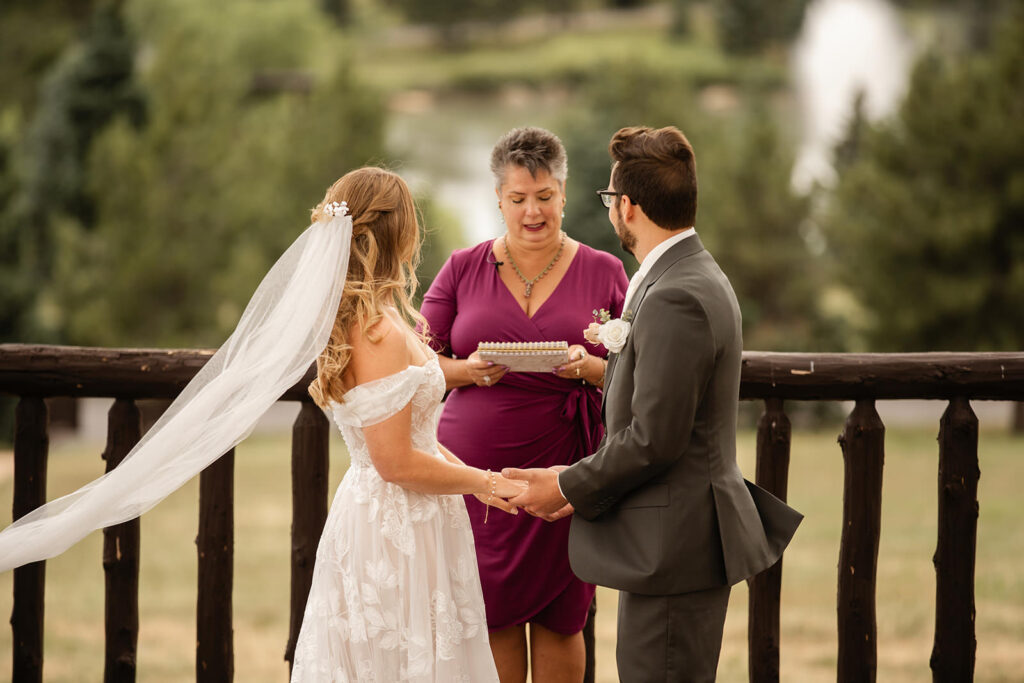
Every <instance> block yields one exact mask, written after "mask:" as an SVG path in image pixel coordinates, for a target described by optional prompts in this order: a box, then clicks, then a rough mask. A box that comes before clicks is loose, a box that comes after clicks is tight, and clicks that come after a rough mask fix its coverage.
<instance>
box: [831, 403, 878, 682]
mask: <svg viewBox="0 0 1024 683" xmlns="http://www.w3.org/2000/svg"><path fill="white" fill-rule="evenodd" d="M839 443H840V445H841V446H842V449H843V462H844V463H845V466H844V476H843V532H842V538H841V540H840V547H839V597H838V606H837V612H838V618H839V661H838V669H839V671H838V681H839V683H873V681H874V680H875V674H876V670H877V668H878V644H877V639H878V626H877V622H876V619H875V585H876V575H877V570H878V538H879V535H880V533H881V528H882V466H883V463H884V461H885V455H884V452H885V425H883V424H882V420H881V418H879V416H878V412H877V411H876V410H875V402H874V400H872V399H861V400H859V401H857V403H856V405H855V406H854V408H853V412H852V413H850V416H849V417H848V418H847V419H846V426H845V428H844V429H843V433H842V434H841V435H840V437H839Z"/></svg>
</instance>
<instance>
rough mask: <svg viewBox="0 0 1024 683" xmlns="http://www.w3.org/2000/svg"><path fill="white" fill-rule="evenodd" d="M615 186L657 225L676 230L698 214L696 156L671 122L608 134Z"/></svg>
mask: <svg viewBox="0 0 1024 683" xmlns="http://www.w3.org/2000/svg"><path fill="white" fill-rule="evenodd" d="M608 153H609V154H610V155H611V157H612V159H614V160H615V162H616V164H615V168H614V170H613V171H612V184H613V185H614V187H615V191H616V192H621V193H622V194H624V195H626V196H628V197H629V199H630V201H632V202H633V203H634V204H639V205H640V207H641V208H642V209H643V210H644V213H645V214H646V215H647V217H648V218H650V219H651V220H652V221H653V222H654V223H656V224H657V225H658V226H659V227H662V228H664V229H666V230H679V229H681V228H688V227H690V226H692V225H693V224H694V221H695V219H696V218H697V161H696V159H694V156H693V148H692V147H691V146H690V142H689V141H688V140H687V139H686V136H685V135H683V133H682V131H680V130H679V129H678V128H676V127H674V126H668V127H667V128H659V129H657V130H655V129H653V128H648V127H646V126H632V127H629V128H623V129H621V130H620V131H619V132H618V133H616V134H615V135H614V136H613V137H612V141H611V142H610V143H609V144H608Z"/></svg>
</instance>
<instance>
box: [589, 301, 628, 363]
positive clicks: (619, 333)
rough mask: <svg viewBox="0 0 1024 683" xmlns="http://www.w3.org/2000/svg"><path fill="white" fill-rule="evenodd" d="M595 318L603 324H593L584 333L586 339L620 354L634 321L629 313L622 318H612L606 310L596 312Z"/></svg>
mask: <svg viewBox="0 0 1024 683" xmlns="http://www.w3.org/2000/svg"><path fill="white" fill-rule="evenodd" d="M594 317H595V318H598V319H600V321H601V322H597V321H595V322H592V323H590V326H589V327H587V329H585V330H584V331H583V336H584V338H585V339H586V340H587V341H588V342H590V343H591V344H594V345H595V346H596V345H597V344H604V347H605V348H606V349H608V350H609V351H611V352H612V353H619V352H620V351H622V349H623V347H624V346H625V345H626V339H627V338H628V337H629V329H630V324H629V321H630V320H631V319H632V316H631V315H630V312H629V311H626V313H625V314H623V316H622V317H621V318H612V317H611V315H610V314H609V313H608V311H606V310H605V309H603V308H602V309H601V310H600V311H594Z"/></svg>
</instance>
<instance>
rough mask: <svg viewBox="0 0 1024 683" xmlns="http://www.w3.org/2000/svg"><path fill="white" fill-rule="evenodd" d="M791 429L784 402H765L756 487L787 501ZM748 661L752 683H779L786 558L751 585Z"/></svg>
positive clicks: (752, 579) (776, 400) (759, 433)
mask: <svg viewBox="0 0 1024 683" xmlns="http://www.w3.org/2000/svg"><path fill="white" fill-rule="evenodd" d="M790 438H791V427H790V422H789V417H788V416H787V415H786V412H785V410H784V409H783V401H782V399H780V398H769V399H767V400H765V402H764V413H762V414H761V419H760V420H759V421H758V423H757V477H756V478H757V480H756V482H755V483H756V484H757V485H758V486H760V487H761V488H763V489H765V490H766V491H769V492H771V493H773V494H775V496H777V497H778V498H779V499H780V500H786V493H787V488H788V478H789V447H790ZM749 586H750V605H749V607H748V610H747V618H748V621H747V649H748V653H747V657H748V670H749V679H750V683H778V680H779V633H780V626H779V605H780V600H781V595H782V558H779V561H778V562H776V563H775V564H774V565H773V566H771V567H769V568H768V569H766V570H764V571H763V572H761V573H760V574H758V575H757V576H754V577H753V578H751V579H750V581H749Z"/></svg>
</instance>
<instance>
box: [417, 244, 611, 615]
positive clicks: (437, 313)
mask: <svg viewBox="0 0 1024 683" xmlns="http://www.w3.org/2000/svg"><path fill="white" fill-rule="evenodd" d="M492 244H493V243H492V242H491V241H487V242H483V243H481V244H478V245H477V246H475V247H470V248H467V249H460V250H458V251H455V252H454V253H452V255H451V257H450V258H449V259H448V261H447V262H446V263H445V264H444V267H442V268H441V271H440V272H439V273H438V275H437V277H436V278H435V279H434V282H433V284H432V285H431V286H430V289H429V290H428V291H427V292H426V294H425V295H424V297H423V306H422V308H421V312H422V314H423V316H424V317H425V318H426V319H427V322H428V324H429V325H430V337H431V340H432V345H433V347H434V349H435V350H436V351H437V352H438V353H439V354H442V355H448V356H453V357H455V358H466V357H467V356H469V355H470V354H471V353H472V352H473V351H475V350H476V347H477V343H478V342H481V341H495V342H513V341H562V340H564V341H567V342H568V343H569V344H570V345H572V344H584V346H585V348H587V349H588V350H589V351H590V353H592V354H594V355H601V356H604V355H606V353H607V352H606V351H605V349H604V347H600V346H598V347H594V346H592V345H589V344H587V343H586V342H585V341H584V339H583V330H584V329H585V328H586V327H587V325H589V324H590V323H591V322H593V320H594V317H593V311H594V310H595V309H602V308H603V309H606V310H608V311H609V312H611V314H612V315H613V316H615V317H618V316H619V315H621V312H622V304H623V299H624V297H625V294H626V287H627V285H628V280H627V278H626V273H625V271H624V269H623V267H622V262H621V261H619V259H617V258H616V257H614V256H612V255H611V254H608V253H605V252H603V251H598V250H596V249H592V248H590V247H588V246H586V245H584V244H580V247H579V250H578V251H577V253H576V255H575V256H574V257H573V260H572V263H570V264H569V268H568V270H567V271H566V273H565V275H564V276H563V277H562V280H561V282H559V283H558V286H557V288H556V289H555V291H554V292H553V293H552V294H551V296H550V297H549V298H548V299H547V300H546V301H545V302H544V303H543V304H542V305H541V306H540V308H539V309H537V310H536V311H535V312H534V314H533V317H532V318H531V317H527V315H526V313H524V312H523V309H522V308H520V306H519V303H518V302H517V301H516V299H515V298H514V297H513V295H512V293H511V292H509V290H508V287H506V286H505V283H504V282H502V280H501V278H500V277H499V275H498V272H497V268H496V267H495V264H494V257H493V254H492V252H491V247H492ZM603 432H604V430H603V427H602V426H601V394H600V390H599V389H598V388H596V387H594V386H592V385H590V384H587V383H586V382H583V381H581V380H571V379H563V378H561V377H558V376H556V375H555V374H553V373H534V372H524V373H513V372H510V373H507V374H506V375H505V376H504V377H503V378H502V379H501V381H499V382H498V383H496V384H495V385H494V386H492V387H478V386H476V385H472V384H471V385H469V386H465V387H459V388H457V389H454V390H452V391H451V393H450V394H449V396H448V399H447V401H446V402H445V406H444V411H443V413H442V415H441V420H440V425H439V427H438V441H439V442H440V443H442V444H443V445H444V446H446V447H447V448H448V449H449V450H451V451H452V452H453V453H454V454H455V455H457V456H458V457H459V458H461V459H462V460H463V461H464V462H466V463H467V464H469V465H472V466H474V467H479V468H481V469H490V470H495V471H501V469H502V468H503V467H519V468H526V467H550V466H552V465H571V464H572V463H574V462H576V461H578V460H579V459H581V458H583V457H585V456H587V455H590V454H591V453H593V452H594V451H595V450H597V446H598V443H599V442H600V440H601V437H602V436H603ZM466 506H467V507H468V509H469V518H470V521H471V523H472V525H473V535H474V538H475V541H476V556H477V564H478V565H479V568H480V581H481V584H482V587H483V593H484V604H485V605H486V608H487V624H488V627H489V628H490V630H492V631H496V630H500V629H503V628H507V627H509V626H514V625H517V624H523V623H526V622H534V623H539V624H541V625H543V626H545V627H546V628H549V629H551V630H553V631H556V632H558V633H564V634H571V633H576V632H577V631H579V630H581V629H582V628H583V625H584V623H585V622H586V616H587V610H588V608H589V606H590V602H591V600H592V599H593V596H594V587H593V586H592V585H590V584H586V583H583V582H582V581H580V580H579V579H577V578H576V576H575V575H574V574H573V573H572V570H571V569H570V568H569V557H568V551H567V543H568V536H569V522H570V520H569V519H568V518H566V519H563V520H560V521H558V522H554V523H549V522H545V521H543V520H541V519H538V518H536V517H533V516H531V515H529V514H526V513H525V512H522V511H520V513H519V514H518V515H515V516H513V515H508V514H506V513H504V512H501V511H500V510H494V511H492V512H491V514H490V515H489V517H488V522H487V524H486V525H485V524H484V512H485V506H484V505H483V504H482V503H480V502H479V501H478V500H476V498H474V497H473V496H466Z"/></svg>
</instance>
